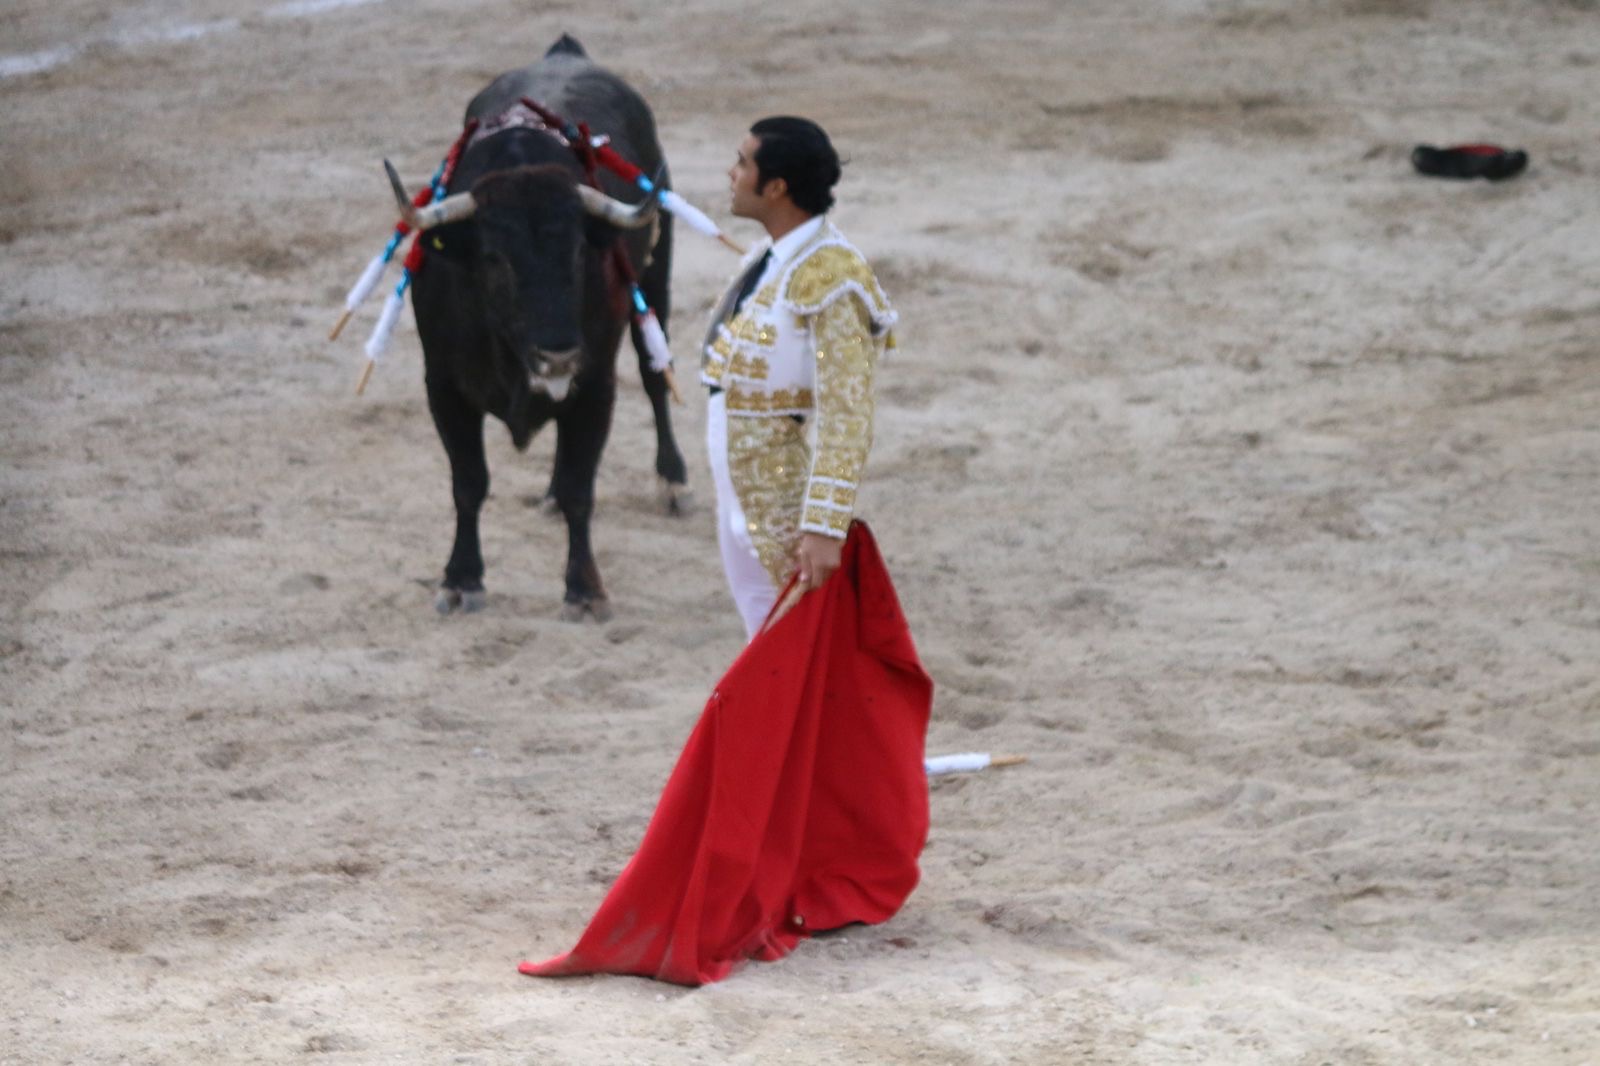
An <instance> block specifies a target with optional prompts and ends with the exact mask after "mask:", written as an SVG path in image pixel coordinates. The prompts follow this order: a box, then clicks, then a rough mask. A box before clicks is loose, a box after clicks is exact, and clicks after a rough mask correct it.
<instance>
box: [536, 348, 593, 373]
mask: <svg viewBox="0 0 1600 1066" xmlns="http://www.w3.org/2000/svg"><path fill="white" fill-rule="evenodd" d="M582 351H583V349H581V348H563V349H562V350H561V351H559V352H556V351H550V350H549V349H546V348H540V349H539V350H538V354H537V356H536V358H535V361H536V362H537V363H538V366H539V372H540V373H541V374H544V375H546V376H549V377H566V376H569V375H571V374H573V373H575V372H576V371H577V369H578V356H579V355H580V354H581V353H582Z"/></svg>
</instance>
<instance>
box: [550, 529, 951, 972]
mask: <svg viewBox="0 0 1600 1066" xmlns="http://www.w3.org/2000/svg"><path fill="white" fill-rule="evenodd" d="M779 602H780V603H782V602H783V598H782V597H780V598H779ZM932 705H933V682H932V681H931V680H930V679H929V677H928V675H927V673H926V672H925V671H924V670H923V669H922V664H921V663H920V662H919V661H918V659H917V652H916V648H915V647H914V646H913V644H912V642H911V633H910V631H909V630H908V629H907V627H906V621H905V616H904V615H903V614H902V613H901V611H900V602H899V599H898V598H897V597H896V596H895V592H894V586H893V584H891V583H890V580H889V574H888V571H887V570H885V569H884V565H883V559H882V557H881V556H880V555H879V554H878V547H877V544H876V543H874V541H873V539H872V534H871V533H870V532H869V531H868V529H867V527H866V526H865V525H864V524H862V523H860V522H856V523H854V524H853V525H852V526H851V527H850V534H849V537H848V539H847V540H846V541H845V546H844V553H843V559H842V561H841V565H840V568H839V570H838V572H837V573H835V575H834V576H833V578H832V579H831V580H830V581H828V583H827V584H826V585H824V586H823V587H822V588H821V589H818V590H816V591H814V592H811V593H808V594H806V595H805V596H803V597H801V598H800V601H799V603H798V604H797V605H796V606H795V607H794V608H793V609H792V610H790V611H789V612H788V613H787V614H785V615H784V616H783V617H781V618H779V619H778V620H777V621H775V622H769V624H768V625H767V627H766V629H765V630H764V631H763V632H761V633H760V634H758V635H757V636H756V638H755V640H753V641H751V643H750V644H749V646H748V647H746V648H745V650H744V652H743V653H742V654H741V655H740V656H739V658H738V659H736V660H735V661H734V664H733V666H732V667H730V668H729V669H728V672H727V673H726V674H724V675H723V677H722V680H721V681H720V682H718V684H717V687H716V688H715V689H714V690H712V693H711V698H710V699H709V700H707V701H706V706H705V710H704V711H703V712H702V713H701V715H700V721H699V723H698V724H697V725H696V726H695V729H694V732H693V733H692V734H691V735H690V736H689V740H688V743H687V744H686V745H685V746H684V750H683V754H682V755H681V756H679V758H678V763H677V766H675V767H674V768H673V771H672V776H671V777H670V778H669V779H668V781H667V787H666V789H665V791H663V793H662V795H661V801H660V803H659V804H657V806H656V812H655V815H654V816H653V817H652V818H651V820H650V825H649V827H648V828H647V829H646V830H645V835H644V840H643V842H642V843H641V844H640V845H639V850H638V852H636V853H635V854H634V856H633V859H632V860H631V861H630V862H629V863H628V865H627V867H626V868H625V869H624V870H623V871H622V875H621V876H620V877H618V878H617V881H616V883H615V884H614V885H613V886H612V887H611V891H610V892H609V893H607V895H606V898H605V901H604V902H603V903H601V905H600V909H599V911H597V912H596V914H595V916H594V918H593V920H592V921H590V923H589V927H588V928H587V929H586V930H584V933H583V936H582V937H581V938H579V940H578V944H577V946H576V947H574V948H573V949H572V950H571V951H569V952H567V953H566V954H564V955H558V956H556V957H555V958H553V959H548V960H546V961H544V962H539V963H533V962H524V963H522V965H521V966H519V967H518V969H519V970H520V971H521V972H522V973H525V974H530V975H534V976H540V977H555V976H561V975H566V974H588V973H623V974H639V975H641V976H644V977H653V978H656V979H657V980H661V981H671V982H673V983H676V984H682V985H701V984H706V983H708V982H711V981H718V980H721V979H722V978H724V977H726V976H728V974H729V973H730V972H732V971H733V969H734V968H735V967H737V966H738V965H739V964H741V963H742V962H743V961H744V960H746V959H751V958H754V959H763V960H768V961H770V960H774V959H779V958H782V957H783V956H784V955H786V954H788V953H789V952H790V951H791V950H793V948H794V946H795V945H796V944H797V943H799V942H800V941H801V940H802V939H804V938H805V937H807V936H809V935H810V934H811V933H812V932H815V931H820V930H825V929H832V928H837V927H838V926H842V925H847V924H849V923H851V922H868V923H876V922H882V921H884V920H886V919H887V918H889V917H890V916H891V915H893V914H894V913H895V911H897V910H899V909H900V905H901V904H902V903H904V902H905V900H906V897H907V896H909V895H910V894H911V890H912V889H913V888H915V887H916V883H917V856H918V855H919V854H920V853H921V851H922V845H923V843H924V842H925V840H926V839H927V835H928V781H927V776H926V774H925V773H924V771H923V765H922V759H923V743H924V740H925V738H926V736H927V730H928V713H929V711H930V709H931V708H932Z"/></svg>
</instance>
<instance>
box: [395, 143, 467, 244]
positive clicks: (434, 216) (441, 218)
mask: <svg viewBox="0 0 1600 1066" xmlns="http://www.w3.org/2000/svg"><path fill="white" fill-rule="evenodd" d="M383 169H384V170H386V171H388V172H389V185H390V186H391V187H392V188H393V189H394V198H395V201H396V202H397V203H398V204H399V205H400V217H401V218H402V219H404V220H405V223H406V225H408V226H410V227H411V228H412V229H414V230H425V229H432V228H433V227H435V226H442V225H444V224H445V223H446V222H460V221H461V220H462V219H464V218H471V217H472V213H473V212H474V211H476V210H477V209H478V202H477V201H476V200H474V199H473V198H472V194H471V193H470V192H458V193H456V194H455V195H454V196H446V197H445V198H444V199H443V200H439V201H438V202H436V203H431V204H429V205H428V206H427V207H418V206H416V205H415V204H413V203H412V202H411V197H410V196H409V195H407V194H406V187H405V185H404V184H403V183H402V182H401V181H400V175H399V174H397V173H396V172H395V169H394V164H393V163H391V162H389V161H388V160H387V159H385V160H384V161H383Z"/></svg>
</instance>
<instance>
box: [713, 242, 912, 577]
mask: <svg viewBox="0 0 1600 1066" xmlns="http://www.w3.org/2000/svg"><path fill="white" fill-rule="evenodd" d="M765 250H766V248H765V246H764V245H763V246H758V247H756V248H755V249H753V250H752V251H751V253H750V256H749V257H748V258H747V259H746V260H745V263H746V265H748V264H749V263H752V262H754V260H755V259H756V258H757V257H759V256H760V255H761V254H762V253H763V252H764V251H765ZM740 274H741V275H742V274H743V269H742V268H741V270H740ZM737 276H738V275H736V278H737ZM736 287H737V281H735V283H734V285H732V286H730V288H729V290H728V292H727V294H726V295H725V296H724V297H723V300H722V301H721V303H720V305H719V308H718V313H717V314H716V315H715V317H714V318H713V320H712V325H711V330H710V331H709V333H708V334H707V336H706V345H705V349H704V352H703V354H702V359H701V368H700V379H701V381H703V382H704V383H705V384H707V385H716V386H719V387H721V388H722V389H723V391H724V393H725V394H726V402H727V409H728V442H727V450H728V471H729V474H730V476H731V477H732V480H733V486H734V491H735V492H736V493H737V494H738V497H739V506H740V508H741V509H742V510H743V511H744V514H745V521H746V524H747V527H748V529H749V532H750V537H751V540H752V541H753V542H754V544H755V546H756V553H757V555H759V556H760V558H761V562H762V565H763V566H765V567H766V569H767V572H768V573H770V574H772V576H773V580H774V581H775V582H781V581H783V580H784V579H785V578H786V577H787V576H788V572H789V570H790V569H791V568H792V559H791V556H792V553H793V551H794V545H795V542H796V541H797V540H798V538H799V534H800V533H801V532H815V533H822V534H826V535H827V536H831V537H841V538H842V537H843V536H844V535H845V532H846V530H847V529H848V528H849V525H850V518H851V515H852V513H853V512H854V510H855V499H856V490H857V488H858V486H859V485H860V481H861V472H862V468H863V467H864V466H865V465H866V460H867V450H868V449H869V448H870V447H871V444H872V416H873V396H872V378H873V373H874V370H875V369H876V366H877V361H878V357H879V355H880V354H881V353H882V352H883V351H884V350H885V349H886V348H889V347H893V345H894V339H893V334H892V332H891V330H892V328H893V326H894V324H895V322H896V320H897V317H898V316H897V315H896V314H895V312H894V309H893V308H891V307H890V306H889V301H888V298H887V297H886V296H885V295H884V293H883V289H882V287H881V286H880V285H879V284H878V280H877V278H875V277H874V276H873V274H872V270H871V268H870V267H869V266H868V265H867V261H866V259H865V258H863V257H862V255H861V253H860V252H859V251H857V250H856V248H855V247H854V246H853V245H851V244H850V242H849V241H847V240H845V238H844V235H843V234H841V233H840V232H839V231H838V229H837V228H835V227H834V225H833V224H832V223H831V222H827V221H824V223H823V225H822V227H821V229H819V230H818V232H817V234H816V236H815V237H813V238H812V239H811V240H809V241H807V242H806V243H805V244H804V245H802V246H801V247H800V249H799V250H798V251H796V252H795V254H794V256H793V258H791V259H790V260H789V262H788V263H787V264H785V265H784V267H783V269H782V270H781V271H779V272H778V276H777V277H776V278H775V279H773V280H772V281H769V282H768V283H767V284H765V285H763V286H762V287H761V288H759V289H757V290H756V291H755V292H754V293H752V294H751V296H750V298H749V299H748V300H746V301H745V303H744V306H743V307H741V308H740V310H739V312H738V314H735V315H733V316H732V317H731V318H730V317H728V315H727V309H728V307H729V306H731V304H732V302H733V299H734V295H735V289H736ZM792 416H799V417H800V418H801V419H803V424H802V423H797V422H796V421H795V419H794V417H792Z"/></svg>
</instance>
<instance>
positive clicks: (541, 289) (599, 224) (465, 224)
mask: <svg viewBox="0 0 1600 1066" xmlns="http://www.w3.org/2000/svg"><path fill="white" fill-rule="evenodd" d="M522 97H528V98H529V99H531V100H535V101H537V102H539V103H541V104H543V105H544V106H545V107H547V108H549V109H550V110H552V111H554V112H555V113H556V114H558V115H560V116H561V117H562V118H563V119H565V120H566V121H567V122H569V123H586V124H587V125H588V127H589V129H590V130H592V131H593V132H594V133H596V134H600V133H604V134H606V135H608V136H609V137H610V138H611V145H612V147H613V148H614V149H616V151H617V152H618V153H619V154H621V155H622V157H623V158H625V159H629V160H631V161H632V162H634V163H636V164H637V165H638V166H639V167H641V168H642V169H643V170H644V172H645V173H646V174H653V175H656V176H657V178H658V181H659V183H660V184H662V185H663V186H665V185H666V184H667V182H666V171H665V167H664V165H663V160H662V153H661V147H660V145H659V144H658V143H657V141H656V130H655V120H654V118H653V117H652V115H651V113H650V109H649V107H648V106H647V105H646V104H645V102H644V100H643V99H642V98H641V97H640V96H639V94H638V93H636V92H635V91H634V90H633V89H631V88H630V87H629V86H628V85H627V84H626V83H624V82H623V81H622V79H620V78H618V77H617V76H615V75H614V74H611V73H610V72H608V71H606V70H603V69H602V68H600V67H597V66H595V65H594V64H593V63H591V62H590V61H589V59H588V57H587V56H586V55H585V54H584V52H583V49H582V46H580V45H579V44H578V43H577V42H576V41H574V40H572V39H571V38H569V37H563V38H562V39H561V40H559V41H557V42H556V44H555V45H554V46H552V47H551V49H550V50H549V52H547V53H546V54H545V56H544V58H543V59H541V60H540V61H539V62H537V63H535V64H533V65H532V66H529V67H526V68H523V69H521V70H515V71H511V72H509V73H506V74H503V75H501V76H500V77H499V78H497V79H495V81H494V82H493V83H492V84H491V85H490V86H489V87H488V88H487V89H485V90H484V91H483V92H481V93H479V94H478V95H477V96H476V97H475V98H474V99H473V101H472V103H471V104H470V105H468V107H467V118H468V119H478V120H480V121H482V122H485V123H491V122H493V120H495V119H497V118H498V117H500V116H501V115H503V114H504V113H505V112H506V111H507V110H508V109H509V108H511V107H512V106H513V105H514V104H516V103H517V101H518V100H519V99H520V98H522ZM584 176H585V175H584V170H583V167H582V165H581V164H580V163H579V161H578V158H577V156H576V154H575V153H574V152H573V150H572V149H571V148H570V147H569V146H567V145H565V144H563V143H562V142H561V141H560V140H559V139H558V138H557V137H556V136H555V135H554V134H552V133H550V132H548V131H545V130H541V129H536V128H530V127H528V126H511V127H508V128H506V129H502V130H500V131H498V132H494V133H490V134H489V135H487V136H485V137H483V138H482V139H481V140H478V141H476V142H475V143H472V144H471V145H470V146H469V147H468V148H467V150H466V151H465V152H464V153H463V154H462V157H461V160H460V163H459V164H458V166H457V168H456V171H455V174H454V176H453V178H452V179H451V182H450V187H449V189H448V190H447V191H448V192H450V193H452V194H454V193H459V192H463V191H469V190H470V192H471V201H472V207H473V213H472V215H471V217H470V218H468V219H466V220H465V221H455V222H448V223H446V224H444V225H441V226H439V227H438V228H436V229H432V230H430V231H428V232H426V233H423V234H421V235H419V238H418V239H419V240H422V241H423V242H425V248H426V249H427V253H426V257H425V260H424V263H423V267H422V269H421V271H420V272H419V273H418V276H417V278H416V281H415V291H414V294H413V297H412V301H413V306H414V308H415V311H416V318H417V329H418V332H419V333H420V334H421V338H422V350H423V363H424V366H425V372H426V382H427V392H428V409H429V410H430V411H431V412H432V414H433V422H434V425H435V427H437V429H438V431H439V437H440V439H441V440H442V441H443V443H444V448H445V451H446V453H447V454H448V455H449V458H450V476H451V484H452V489H453V492H454V497H455V508H456V534H455V544H454V547H453V548H452V549H451V551H450V560H449V562H448V563H447V564H446V565H445V571H444V581H443V583H442V585H441V588H440V594H439V601H438V607H439V609H440V610H441V611H449V610H450V609H452V608H455V607H464V608H465V609H468V610H471V609H474V608H476V607H478V606H480V605H481V604H482V603H483V597H484V592H483V556H482V552H481V549H480V546H479V540H478V514H479V510H480V508H481V507H482V505H483V500H484V497H485V496H486V495H487V494H488V491H489V468H488V465H487V463H486V461H485V459H484V446H483V421H484V415H485V414H486V413H487V414H492V415H494V416H495V417H496V418H499V419H500V420H501V421H503V422H504V423H505V424H506V426H507V428H508V429H509V430H510V431H511V438H512V441H513V442H514V443H515V445H516V447H517V448H518V449H519V450H520V449H522V448H524V447H526V446H527V443H528V441H529V440H530V439H531V438H532V436H533V434H534V433H536V432H537V431H538V430H539V428H540V427H542V426H543V425H544V424H545V423H546V422H548V421H550V420H551V419H554V420H555V423H556V450H555V451H556V454H555V471H554V474H553V475H552V477H551V481H550V491H549V495H550V497H552V498H553V500H554V502H555V504H556V506H557V507H558V508H559V509H560V511H561V513H562V515H563V516H564V517H565V519H566V524H567V567H566V596H565V600H566V604H565V607H564V608H563V615H564V617H567V618H569V619H574V620H576V619H581V618H582V617H583V616H584V614H585V613H592V614H594V615H595V616H596V617H597V618H600V619H602V620H603V619H604V618H606V617H607V616H608V615H609V613H610V608H609V606H608V603H607V599H606V592H605V588H604V586H603V585H602V583H601V580H600V572H599V570H598V568H597V567H596V566H595V561H594V555H593V552H592V550H591V547H590V542H589V520H590V517H591V515H592V513H593V510H594V485H595V473H596V471H597V469H598V468H599V464H600V454H601V452H602V451H603V450H604V448H605V443H606V437H607V435H608V434H609V432H610V428H611V412H612V406H613V403H614V400H615V397H616V357H617V350H618V347H619V346H620V344H621V340H622V332H623V329H624V327H625V326H627V327H630V328H631V329H632V335H633V346H634V349H635V350H636V351H637V353H638V356H639V372H640V376H641V377H642V379H643V381H644V388H645V393H646V394H647V395H648V396H649V398H650V404H651V407H652V408H653V409H654V412H655V425H656V472H657V474H659V475H660V476H661V477H662V478H663V479H664V480H665V481H666V483H667V486H668V490H669V500H670V501H671V505H672V507H673V509H674V510H676V500H677V498H678V495H677V490H678V489H681V487H682V486H683V485H684V483H685V481H686V478H685V472H684V463H683V456H682V455H681V453H680V452H679V451H678V446H677V443H676V441H674V440H673V436H672V423H671V416H670V415H669V413H668V408H667V384H666V380H665V377H664V375H662V374H661V373H659V372H656V371H654V370H652V369H651V368H650V361H649V357H648V354H647V349H646V347H645V343H644V338H643V336H642V335H641V333H640V330H639V328H638V326H637V325H636V324H632V315H631V302H630V300H629V292H628V290H627V286H626V282H625V281H624V280H623V278H622V277H620V276H619V273H620V271H619V270H618V269H617V265H616V263H615V260H614V255H615V250H614V246H615V245H616V244H617V243H618V242H620V243H621V246H622V248H623V250H624V252H625V254H626V256H627V259H628V262H629V263H630V264H631V266H632V271H633V273H634V276H635V277H637V278H638V281H639V284H640V287H641V288H642V289H643V291H644V294H645V299H646V300H647V301H648V302H649V304H650V306H651V307H652V308H654V310H655V312H656V315H657V317H658V318H659V320H660V321H661V324H662V326H663V328H664V327H665V326H666V322H667V316H668V312H669V310H670V302H669V301H670V297H669V293H668V276H669V272H670V269H671V260H672V219H671V216H670V215H667V214H665V213H657V215H656V217H655V219H654V221H653V224H649V225H645V226H643V227H642V228H636V229H619V228H617V227H616V226H613V225H611V224H610V223H608V222H607V221H604V220H603V219H602V218H600V217H592V213H591V214H590V215H586V214H585V209H584V207H583V206H582V204H581V203H580V199H579V196H578V191H577V185H578V184H579V183H580V182H582V181H583V180H584ZM602 188H603V190H604V191H605V192H606V193H608V194H609V195H610V196H611V197H613V198H615V199H617V200H620V201H626V202H630V203H631V202H634V201H639V200H641V199H642V198H643V195H644V194H643V193H642V192H641V191H639V190H638V189H636V188H632V187H630V186H628V185H627V184H626V183H624V182H623V181H621V180H620V179H618V178H615V177H611V176H609V175H604V174H603V173H602ZM563 393H564V395H563Z"/></svg>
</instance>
